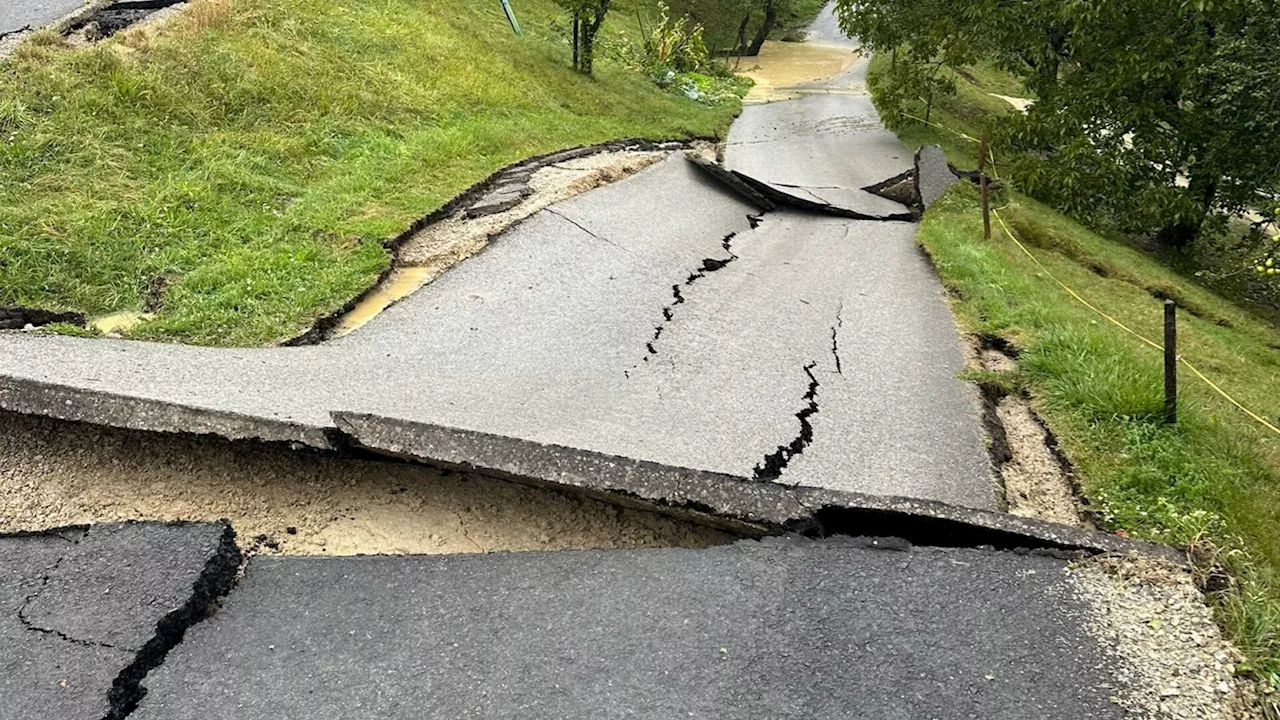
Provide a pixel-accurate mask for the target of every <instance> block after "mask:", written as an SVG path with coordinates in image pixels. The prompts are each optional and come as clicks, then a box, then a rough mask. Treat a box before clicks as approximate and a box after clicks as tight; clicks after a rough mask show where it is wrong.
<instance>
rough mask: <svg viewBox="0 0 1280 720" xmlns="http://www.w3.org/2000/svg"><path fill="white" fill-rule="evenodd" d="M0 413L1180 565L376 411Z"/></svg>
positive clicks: (70, 400)
mask: <svg viewBox="0 0 1280 720" xmlns="http://www.w3.org/2000/svg"><path fill="white" fill-rule="evenodd" d="M0 410H7V411H10V412H16V413H20V414H27V415H39V416H45V417H51V418H55V419H58V420H67V421H73V422H84V423H88V424H93V425H101V426H106V427H117V428H124V429H129V430H141V431H147V432H165V433H173V434H182V435H206V436H216V437H220V438H222V439H224V440H230V441H245V440H249V441H264V442H284V443H289V444H290V445H291V446H292V447H294V448H309V449H313V450H320V451H329V452H335V453H338V452H346V451H348V450H349V449H355V450H366V451H369V452H372V453H374V454H377V455H383V456H391V457H395V458H399V459H401V460H408V461H413V462H420V463H424V464H428V465H434V466H442V467H451V468H459V469H464V470H470V471H474V472H477V473H480V474H483V475H488V476H492V477H497V478H499V479H504V480H508V481H514V482H519V483H522V484H526V485H533V486H538V487H544V488H550V489H554V490H558V491H577V492H579V493H583V494H586V495H588V496H590V497H593V498H595V499H599V500H602V501H605V502H608V503H611V504H615V505H622V506H627V507H634V508H637V509H643V510H647V511H651V512H660V513H665V514H668V515H672V516H676V517H678V518H680V519H682V520H685V521H691V522H695V523H698V524H702V525H708V526H712V527H718V528H721V529H724V530H727V531H730V532H733V533H737V534H740V535H743V536H746V537H753V536H755V537H759V536H763V535H772V534H779V533H788V532H794V533H800V534H804V535H809V536H817V537H821V536H826V535H833V534H842V535H843V534H849V535H877V536H898V537H903V538H904V539H906V540H908V541H910V542H912V543H914V544H917V545H953V546H963V547H976V546H984V545H990V546H993V547H1000V548H1027V549H1035V548H1047V549H1060V550H1069V551H1080V552H1083V553H1087V554H1096V553H1108V552H1131V551H1137V552H1141V553H1144V554H1148V555H1158V556H1161V557H1164V558H1166V559H1169V560H1172V561H1174V562H1178V563H1185V561H1186V559H1185V557H1183V556H1182V555H1181V554H1180V553H1179V552H1178V551H1177V550H1175V549H1173V548H1171V547H1167V546H1163V545H1156V544H1153V543H1147V542H1143V541H1138V540H1133V539H1128V538H1122V537H1119V536H1116V535H1110V534H1107V533H1102V532H1097V531H1090V530H1084V529H1080V528H1074V527H1068V526H1065V525H1057V524H1054V523H1049V522H1045V521H1041V520H1035V519H1031V518H1022V517H1017V516H1014V515H1007V514H1004V513H999V512H992V511H986V510H975V509H969V508H962V507H958V506H953V505H948V504H946V503H942V502H937V501H932V500H916V499H911V498H901V497H889V496H877V495H865V494H861V493H853V492H846V491H834V490H824V489H820V488H806V487H791V486H787V485H782V484H779V483H775V482H771V481H761V480H754V479H750V478H746V477H739V476H735V475H727V474H722V473H715V472H709V471H704V470H694V469H691V468H682V467H676V466H670V465H663V464H661V463H655V462H650V461H647V460H637V459H634V458H626V457H620V456H615V455H608V454H605V453H598V452H594V451H590V450H583V449H579V448H571V447H564V446H559V445H548V444H543V443H538V442H534V441H531V440H523V439H520V438H513V437H506V436H501V435H492V434H488V433H483V432H479V431H474V430H465V429H460V428H451V427H444V426H438V425H430V424H424V423H414V422H409V421H404V420H397V419H393V418H385V417H380V416H377V415H371V414H364V413H351V412H341V411H337V412H332V413H331V418H332V421H333V426H331V427H317V426H310V425H303V424H300V423H292V422H287V421H277V420H268V419H264V418H259V417H253V416H248V415H241V414H238V413H231V412H225V411H218V410H209V409H203V408H196V407H191V406H186V405H180V404H176V403H170V402H163V401H158V400H149V399H145V398H135V397H128V396H123V395H117V394H113V393H106V392H101V391H96V390H86V389H81V388H71V387H67V386H63V385H55V384H51V383H45V382H40V381H35V380H26V379H16V378H11V377H5V376H0Z"/></svg>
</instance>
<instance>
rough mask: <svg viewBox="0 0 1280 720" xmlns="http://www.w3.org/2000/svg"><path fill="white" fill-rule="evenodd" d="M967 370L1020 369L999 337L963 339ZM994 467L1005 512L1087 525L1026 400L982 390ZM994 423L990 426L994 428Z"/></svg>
mask: <svg viewBox="0 0 1280 720" xmlns="http://www.w3.org/2000/svg"><path fill="white" fill-rule="evenodd" d="M965 344H966V348H967V350H968V356H969V367H971V368H974V369H981V370H985V371H987V372H993V373H1009V372H1013V371H1015V370H1017V369H1018V363H1017V361H1016V360H1015V359H1014V358H1013V357H1012V356H1011V355H1010V352H1011V350H1010V349H1009V348H1008V346H1007V344H1006V343H1003V342H1002V341H1000V340H999V339H998V338H990V339H985V340H984V339H982V338H976V337H972V336H967V337H966V339H965ZM983 396H984V401H985V402H986V403H987V404H988V407H987V408H986V413H987V417H986V418H985V420H986V423H987V425H988V428H987V431H988V435H989V436H991V437H989V441H990V443H991V446H992V447H991V450H992V464H993V466H994V467H995V469H996V472H997V473H998V474H999V475H1000V479H1001V480H1002V484H1003V486H1004V502H1005V505H1006V509H1007V510H1008V512H1009V513H1011V514H1013V515H1020V516H1023V517H1033V518H1039V519H1041V520H1048V521H1050V522H1056V523H1062V524H1064V525H1077V526H1082V527H1090V523H1089V522H1088V520H1087V518H1086V517H1085V515H1084V513H1083V512H1082V507H1081V501H1080V499H1079V497H1078V496H1077V494H1076V491H1075V485H1074V482H1073V480H1072V478H1071V476H1070V471H1069V469H1068V468H1067V467H1064V465H1065V461H1064V460H1063V459H1062V458H1061V457H1060V456H1059V455H1058V453H1057V452H1056V451H1055V447H1056V443H1055V442H1054V440H1053V438H1052V437H1051V436H1050V434H1049V431H1048V430H1047V429H1046V428H1045V426H1044V423H1043V422H1042V421H1041V420H1040V418H1039V417H1038V416H1037V415H1036V413H1035V410H1034V409H1033V408H1032V407H1031V401H1030V399H1029V398H1027V397H1025V396H1023V395H1022V394H1019V393H1008V392H1004V391H1002V390H1000V389H999V388H996V387H994V386H990V387H988V386H984V391H983ZM993 425H994V427H992V426H993Z"/></svg>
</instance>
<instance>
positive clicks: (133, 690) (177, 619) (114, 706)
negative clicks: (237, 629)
mask: <svg viewBox="0 0 1280 720" xmlns="http://www.w3.org/2000/svg"><path fill="white" fill-rule="evenodd" d="M161 524H166V525H179V526H181V525H191V524H205V523H185V522H176V523H161ZM222 528H223V529H222V536H221V537H220V539H219V542H218V547H217V549H216V550H214V552H213V553H212V554H211V555H210V556H209V559H208V560H207V561H205V566H204V568H203V569H202V570H201V572H200V576H199V577H198V578H196V581H195V582H194V583H193V584H192V586H191V594H190V595H189V596H188V597H187V601H186V602H185V603H183V604H182V605H181V606H180V607H178V608H175V609H174V610H171V611H170V612H169V613H167V614H166V615H165V616H164V617H162V618H161V619H160V621H159V622H157V623H156V630H155V634H154V635H152V636H151V639H150V640H148V641H147V643H146V644H145V645H143V646H142V649H140V650H139V651H138V652H137V654H136V655H135V656H134V660H133V662H131V663H129V665H127V666H126V667H125V668H124V669H123V670H121V671H120V674H119V675H117V676H116V678H115V680H114V681H113V682H112V683H111V690H110V692H108V694H107V702H108V704H109V710H108V711H107V715H106V716H105V717H104V718H103V720H122V719H123V718H125V717H127V716H128V715H129V714H130V713H132V712H133V711H134V710H136V709H137V707H138V704H139V703H140V702H142V698H143V697H145V696H146V694H147V689H146V688H145V687H143V685H142V681H143V680H144V679H145V678H146V677H147V674H148V673H150V672H151V671H152V670H154V669H156V668H157V667H159V666H160V665H161V664H162V663H163V662H164V660H165V658H166V657H168V655H169V651H170V650H172V649H173V648H174V647H176V646H177V645H178V644H179V643H181V642H182V639H183V638H184V637H185V636H186V633H187V630H188V629H189V628H190V627H191V626H193V625H195V624H196V623H198V622H200V621H202V620H204V619H205V618H206V617H208V616H209V615H211V614H212V613H213V611H214V610H215V609H216V607H217V605H218V603H219V602H221V600H222V598H223V597H224V596H226V594H227V593H228V592H230V591H231V588H232V587H233V586H234V585H235V582H236V577H237V575H238V574H239V572H240V564H241V561H242V556H241V554H240V548H239V547H238V546H237V545H236V541H235V538H236V534H235V530H233V529H232V528H231V524H230V523H229V522H226V521H223V522H222ZM90 531H91V532H92V528H91V529H90Z"/></svg>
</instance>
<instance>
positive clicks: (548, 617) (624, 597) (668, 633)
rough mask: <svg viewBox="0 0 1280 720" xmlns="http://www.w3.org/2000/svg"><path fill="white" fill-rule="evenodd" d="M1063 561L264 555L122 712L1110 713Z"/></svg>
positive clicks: (841, 550) (451, 719) (246, 715)
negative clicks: (144, 692)
mask: <svg viewBox="0 0 1280 720" xmlns="http://www.w3.org/2000/svg"><path fill="white" fill-rule="evenodd" d="M1066 565H1067V562H1066V561H1065V560H1062V559H1057V558H1054V557H1049V556H1043V555H1036V554H1015V553H1008V552H997V551H984V550H973V549H931V548H918V547H917V548H913V547H910V546H909V545H907V544H906V543H904V542H902V541H897V540H892V539H889V540H876V541H871V540H866V539H841V540H823V541H811V540H804V539H774V540H768V541H764V542H755V541H745V542H741V543H738V544H736V545H733V546H727V547H720V548H712V549H702V550H684V549H663V550H634V551H632V550H616V551H582V552H560V553H540V552H531V553H511V554H495V555H470V556H458V555H455V556H419V557H356V558H280V557H264V556H260V557H256V558H254V559H252V560H251V561H250V563H249V565H248V568H247V571H246V575H245V578H244V580H243V581H242V582H241V583H240V584H239V585H238V587H237V588H236V589H235V590H233V591H232V592H231V594H230V595H229V596H228V597H227V599H226V602H225V603H224V604H223V606H222V608H221V610H219V612H218V613H217V614H216V615H215V616H213V617H212V618H210V619H209V620H208V621H206V622H204V623H201V624H200V625H198V626H196V627H195V628H193V629H192V631H191V632H190V633H188V637H187V639H186V641H185V642H183V644H182V645H180V646H179V647H178V648H176V649H175V650H174V651H173V652H172V653H171V654H170V656H169V659H168V660H167V661H166V662H165V664H164V665H163V666H161V667H160V668H158V669H157V670H155V671H154V672H152V674H151V675H150V676H149V677H148V678H147V680H146V686H147V689H148V693H147V696H146V698H145V699H144V700H143V701H142V703H141V705H140V706H139V708H138V710H137V711H136V713H135V714H134V716H133V717H134V718H136V719H137V720H196V719H199V720H204V719H205V718H210V717H216V718H221V719H223V720H276V719H277V718H341V717H370V718H372V717H377V718H386V719H387V720H393V719H395V718H406V719H408V718H414V719H415V720H416V719H418V718H426V719H434V718H440V719H448V720H455V719H458V718H522V719H527V720H537V719H538V718H546V719H548V720H565V719H570V718H583V719H584V720H585V719H587V718H590V719H591V720H599V719H601V718H640V719H648V718H651V719H653V720H667V719H668V718H677V717H680V718H686V717H693V718H751V717H754V718H776V719H779V720H782V719H786V718H795V719H796V720H812V719H813V718H875V719H876V720H893V719H901V720H916V719H918V718H970V717H975V718H984V719H985V720H1005V719H1007V720H1024V719H1026V718H1037V719H1044V720H1049V719H1061V720H1078V719H1079V718H1091V719H1096V720H1103V719H1106V718H1120V717H1122V713H1121V711H1120V710H1119V708H1117V707H1116V706H1115V705H1113V704H1112V703H1111V702H1109V700H1108V697H1109V696H1111V695H1113V694H1115V693H1116V692H1117V691H1116V689H1115V684H1116V681H1115V679H1114V678H1113V677H1110V676H1109V675H1108V674H1107V672H1106V671H1105V670H1104V669H1102V668H1103V667H1104V661H1103V657H1102V655H1101V653H1100V652H1099V649H1098V647H1097V646H1096V645H1095V643H1094V642H1093V641H1092V640H1091V639H1090V638H1089V636H1088V635H1086V634H1085V632H1084V630H1083V629H1082V626H1081V622H1080V620H1079V619H1078V618H1079V616H1080V615H1081V613H1082V612H1083V609H1082V608H1081V607H1079V605H1078V602H1077V601H1076V600H1075V599H1074V597H1073V595H1072V594H1071V592H1070V590H1069V589H1068V587H1067V586H1066ZM232 659H233V661H229V660H232Z"/></svg>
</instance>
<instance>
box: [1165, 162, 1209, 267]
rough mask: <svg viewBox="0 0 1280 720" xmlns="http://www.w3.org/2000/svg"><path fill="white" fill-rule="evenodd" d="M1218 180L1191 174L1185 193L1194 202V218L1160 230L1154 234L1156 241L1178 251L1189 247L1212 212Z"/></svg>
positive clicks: (1184, 219)
mask: <svg viewBox="0 0 1280 720" xmlns="http://www.w3.org/2000/svg"><path fill="white" fill-rule="evenodd" d="M1218 180H1219V179H1218V178H1217V177H1208V178H1206V177H1204V175H1203V174H1193V175H1192V176H1191V182H1190V184H1189V185H1188V187H1187V192H1188V193H1189V194H1190V195H1191V199H1192V200H1193V201H1194V202H1195V210H1196V214H1195V216H1194V217H1191V218H1183V219H1181V220H1179V221H1178V222H1176V223H1173V224H1171V225H1166V226H1165V227H1162V228H1160V231H1159V232H1157V233H1156V241H1157V242H1159V243H1160V244H1161V245H1164V246H1166V247H1171V248H1175V249H1178V250H1181V249H1183V248H1185V247H1186V246H1187V245H1190V244H1191V241H1192V240H1195V239H1196V236H1198V235H1199V234H1200V228H1201V227H1203V226H1204V221H1205V220H1207V219H1209V215H1210V213H1212V212H1213V203H1214V201H1215V200H1217V198H1218Z"/></svg>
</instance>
